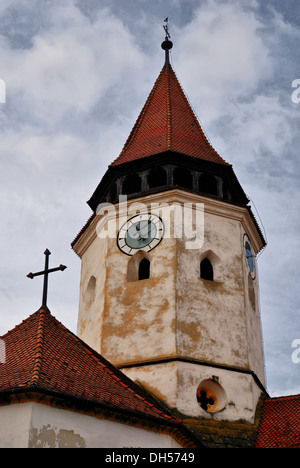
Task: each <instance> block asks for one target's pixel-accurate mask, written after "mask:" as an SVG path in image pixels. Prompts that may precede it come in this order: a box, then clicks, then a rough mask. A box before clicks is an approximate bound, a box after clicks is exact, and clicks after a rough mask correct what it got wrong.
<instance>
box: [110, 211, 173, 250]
mask: <svg viewBox="0 0 300 468" xmlns="http://www.w3.org/2000/svg"><path fill="white" fill-rule="evenodd" d="M164 232H165V227H164V223H163V221H162V219H161V218H160V217H159V216H157V215H155V214H152V213H143V214H139V215H136V216H133V217H132V218H130V219H128V221H126V223H125V224H123V226H122V227H121V229H120V231H119V234H118V238H117V244H118V247H119V249H120V250H121V251H122V252H123V253H125V254H126V255H134V254H135V252H137V251H138V250H144V251H145V252H150V250H152V249H154V248H155V247H156V246H157V245H158V244H159V243H160V242H161V241H162V239H163V236H164Z"/></svg>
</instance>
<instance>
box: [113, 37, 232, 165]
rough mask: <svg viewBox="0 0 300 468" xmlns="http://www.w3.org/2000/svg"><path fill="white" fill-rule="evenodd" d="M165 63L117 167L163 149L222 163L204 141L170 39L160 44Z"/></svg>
mask: <svg viewBox="0 0 300 468" xmlns="http://www.w3.org/2000/svg"><path fill="white" fill-rule="evenodd" d="M162 48H163V49H164V50H165V64H164V66H163V68H162V70H161V72H160V74H159V76H158V78H157V80H156V82H155V84H154V87H153V89H152V91H151V93H150V95H149V97H148V99H147V101H146V103H145V105H144V107H143V109H142V111H141V113H140V115H139V117H138V119H137V121H136V123H135V125H134V127H133V129H132V131H131V133H130V135H129V137H128V139H127V141H126V143H125V145H124V147H123V150H122V152H121V154H120V155H119V157H118V158H117V159H116V160H115V161H114V162H113V163H112V164H111V166H116V165H119V164H123V163H126V162H131V161H135V160H137V159H142V158H145V157H148V156H153V155H155V154H159V153H163V152H165V151H173V152H177V153H181V154H184V155H187V156H192V157H195V158H198V159H201V160H205V161H210V162H214V163H218V164H222V165H229V164H228V163H227V162H226V161H224V160H223V159H222V158H221V157H220V156H219V155H218V153H217V152H216V151H215V150H214V148H213V147H212V146H211V144H210V143H209V141H208V140H207V138H206V136H205V134H204V132H203V130H202V128H201V126H200V124H199V122H198V119H197V117H196V116H195V114H194V112H193V110H192V108H191V106H190V104H189V102H188V100H187V98H186V96H185V94H184V92H183V90H182V88H181V86H180V83H179V81H178V79H177V77H176V75H175V73H174V71H173V69H172V66H171V64H170V59H169V51H170V49H171V48H172V42H171V41H170V40H169V39H168V38H167V37H166V40H165V41H164V42H163V43H162Z"/></svg>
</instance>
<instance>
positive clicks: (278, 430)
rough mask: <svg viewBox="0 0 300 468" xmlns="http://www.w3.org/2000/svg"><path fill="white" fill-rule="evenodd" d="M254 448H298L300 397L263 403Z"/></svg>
mask: <svg viewBox="0 0 300 468" xmlns="http://www.w3.org/2000/svg"><path fill="white" fill-rule="evenodd" d="M256 448H300V395H291V396H282V397H276V398H268V399H267V400H266V401H265V402H264V406H263V410H262V415H261V420H260V425H259V429H258V434H257V439H256Z"/></svg>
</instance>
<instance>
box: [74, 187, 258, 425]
mask: <svg viewBox="0 0 300 468" xmlns="http://www.w3.org/2000/svg"><path fill="white" fill-rule="evenodd" d="M153 201H154V202H159V203H161V204H163V203H166V204H169V205H170V204H172V203H178V204H180V203H181V204H184V203H194V204H196V203H200V204H201V203H204V242H203V245H200V246H198V247H197V248H196V249H195V248H194V249H187V248H186V244H185V242H186V240H187V239H185V238H174V235H173V231H172V226H170V225H168V223H171V219H170V217H169V214H170V212H169V210H168V208H166V210H165V211H164V210H163V209H162V210H161V211H160V213H159V215H160V216H161V217H162V218H163V220H164V221H165V223H166V231H167V233H169V234H170V235H166V236H165V238H164V239H163V241H162V242H161V244H159V246H157V247H156V248H155V249H154V250H152V251H151V252H150V253H149V256H150V260H151V275H150V278H149V279H147V280H141V281H132V280H129V279H128V276H127V275H128V262H129V260H130V257H129V256H127V255H124V254H123V253H122V252H121V251H120V250H119V249H118V247H117V244H116V238H109V239H99V238H98V237H96V236H95V235H94V238H93V240H92V242H87V240H86V239H90V238H91V237H92V230H93V229H95V226H92V227H91V228H90V229H89V231H88V233H87V234H86V238H83V240H81V241H80V246H79V250H81V251H82V252H83V254H82V259H83V260H82V261H83V264H84V265H83V267H82V278H81V287H82V293H81V306H80V313H79V322H80V325H79V329H80V330H81V331H83V332H84V333H81V336H82V337H83V339H85V340H86V341H87V342H88V343H89V344H90V345H91V346H94V344H95V346H94V347H95V349H97V350H98V351H100V352H101V354H103V355H104V356H105V357H106V358H107V359H109V360H110V361H111V362H112V363H113V364H115V365H119V366H121V367H122V366H126V365H127V366H128V365H131V364H134V365H136V366H137V367H134V368H132V369H126V371H125V372H126V373H127V374H128V375H129V376H130V377H131V378H133V379H134V380H135V379H137V380H141V381H142V382H143V383H144V384H147V385H149V388H150V387H151V391H153V392H154V393H155V394H156V395H157V396H158V397H159V398H162V399H163V400H164V401H166V402H167V403H168V404H170V406H172V407H173V404H174V402H176V405H177V408H178V409H179V408H181V410H182V411H188V414H190V415H194V411H195V406H194V405H195V401H194V400H193V402H192V398H189V399H185V400H184V401H180V399H179V396H178V395H179V394H180V395H181V394H182V389H180V385H181V384H180V381H182V382H183V381H184V382H185V383H187V382H190V385H192V384H191V382H192V381H193V382H194V383H193V385H192V386H191V387H190V389H189V391H190V392H192V393H193V392H194V384H195V381H196V380H197V379H196V377H195V370H193V371H192V373H191V374H190V370H189V371H188V368H182V369H181V370H180V375H181V377H180V378H179V368H177V366H173V365H172V363H165V364H161V365H159V366H154V367H153V366H152V365H151V361H152V362H153V361H159V360H162V359H165V360H166V359H173V358H176V357H179V358H183V359H185V360H191V361H198V364H197V365H198V366H199V375H198V377H199V379H201V378H202V370H201V369H202V367H201V363H206V365H210V364H214V365H216V366H220V372H221V371H222V373H223V370H222V368H224V367H227V368H229V369H230V367H233V368H235V369H241V370H243V371H249V370H251V371H253V372H254V373H255V374H256V375H257V376H258V377H259V378H260V380H261V382H262V383H263V384H264V359H263V349H262V339H261V324H260V315H259V307H258V283H257V279H255V280H252V279H251V278H250V280H249V278H248V276H249V270H248V267H247V262H246V259H245V255H244V248H243V236H244V233H247V235H248V236H249V238H250V240H251V243H252V246H253V248H254V251H255V252H256V253H257V252H258V251H259V250H260V249H261V248H262V242H261V239H260V237H259V235H258V232H257V230H256V227H255V225H254V223H253V221H252V219H251V217H250V215H249V212H248V211H247V209H245V208H242V207H238V206H235V205H231V204H228V203H224V202H222V201H219V200H215V199H208V198H204V197H200V196H198V195H194V194H188V193H186V192H183V191H179V190H174V191H172V192H170V193H164V194H156V195H152V196H149V197H146V198H144V199H140V202H141V203H144V204H147V205H148V207H151V203H152V202H153ZM157 214H158V213H157ZM118 216H119V217H120V225H122V223H123V222H125V221H126V220H127V219H128V217H127V216H126V215H123V214H119V215H118ZM104 221H105V219H104ZM116 233H117V231H116ZM205 257H208V258H209V259H210V261H211V263H212V264H213V267H214V281H209V280H204V279H201V278H200V261H201V260H202V259H203V258H205ZM91 275H95V278H96V284H97V293H96V294H95V297H96V298H98V299H95V301H94V303H93V305H92V307H90V306H89V305H88V301H87V300H86V298H85V297H84V291H85V290H86V288H87V285H88V281H89V280H90V277H91ZM97 340H98V341H97ZM145 362H150V363H149V367H148V368H147V367H146V366H141V367H139V366H138V365H139V364H143V363H145ZM161 366H162V367H161ZM192 368H193V369H194V367H193V366H192ZM162 369H164V371H162ZM184 369H185V370H184ZM216 369H217V368H216ZM184 372H186V379H184V378H183V375H184ZM218 372H219V371H217V370H215V372H214V375H216V376H218ZM224 372H228V375H229V376H230V379H231V384H230V385H233V386H234V388H235V390H234V392H233V393H235V392H239V393H240V392H241V393H240V395H241V398H243V400H244V404H241V405H240V404H239V403H237V404H236V405H235V409H234V411H233V410H231V412H230V413H229V416H228V417H229V418H231V417H236V418H237V419H242V418H244V417H248V416H247V415H249V412H248V410H246V408H251V410H250V412H252V413H251V417H252V416H253V411H255V408H254V406H255V404H253V405H252V406H251V405H250V404H249V402H248V400H249V399H250V400H251V401H254V402H256V401H257V398H258V396H259V394H260V391H259V390H257V388H256V384H254V382H252V384H253V385H252V384H251V385H252V386H251V385H250V383H249V382H248V380H247V379H249V378H250V377H249V375H247V378H246V377H245V374H244V373H243V372H240V373H237V372H233V373H232V372H231V371H230V370H228V371H224ZM192 375H193V377H192ZM198 377H197V378H198ZM239 378H240V382H239ZM191 379H192V380H191ZM195 379H196V380H195ZM168 380H169V385H168ZM250 380H251V381H252V377H251V378H250ZM245 382H246V383H245ZM227 385H229V380H227ZM192 393H191V394H192ZM193 394H194V393H193ZM187 402H189V403H187ZM196 403H197V402H196ZM189 405H190V409H189V410H188V406H189ZM232 408H233V406H232ZM237 408H239V410H238V411H239V413H238V411H237ZM253 408H254V409H253ZM181 410H180V411H181ZM197 411H199V409H198V408H197ZM224 414H225V413H223V415H224ZM233 415H234V416H233ZM214 417H215V416H214ZM250 419H251V418H250Z"/></svg>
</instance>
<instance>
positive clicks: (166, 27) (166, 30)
mask: <svg viewBox="0 0 300 468" xmlns="http://www.w3.org/2000/svg"><path fill="white" fill-rule="evenodd" d="M164 23H166V24H164V25H163V28H164V30H165V33H166V40H168V39H169V38H170V37H171V35H170V33H169V18H165V19H164Z"/></svg>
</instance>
